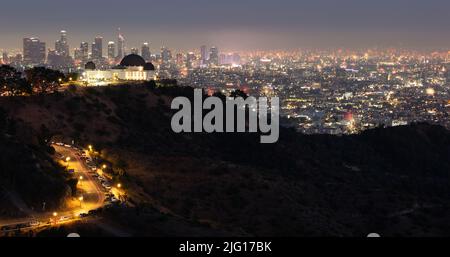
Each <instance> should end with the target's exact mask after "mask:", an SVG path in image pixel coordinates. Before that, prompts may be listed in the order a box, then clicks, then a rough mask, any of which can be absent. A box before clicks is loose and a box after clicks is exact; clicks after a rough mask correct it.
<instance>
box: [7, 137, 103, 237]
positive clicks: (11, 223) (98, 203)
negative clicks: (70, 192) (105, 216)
mask: <svg viewBox="0 0 450 257" xmlns="http://www.w3.org/2000/svg"><path fill="white" fill-rule="evenodd" d="M52 146H53V147H54V148H55V150H56V153H58V154H60V155H62V156H64V159H65V158H67V157H70V161H62V163H63V164H64V165H65V166H66V167H67V168H68V169H69V170H75V172H74V175H75V176H76V177H77V178H79V183H78V185H77V196H76V197H74V198H73V199H70V200H69V201H68V202H67V206H66V207H64V209H61V210H47V211H48V212H46V213H30V215H29V217H27V218H22V219H14V220H0V227H2V228H6V227H7V229H4V231H0V235H1V234H2V232H3V233H4V232H11V231H16V230H19V228H16V226H17V225H19V224H29V223H31V222H38V223H39V225H34V226H27V227H23V228H21V230H30V229H38V228H43V227H46V226H51V225H61V224H67V223H71V222H74V221H77V220H80V219H81V218H80V214H81V213H86V214H87V213H88V212H89V211H90V210H95V209H98V208H100V207H102V206H103V205H104V202H105V190H104V189H103V187H102V186H101V185H100V182H99V181H98V180H97V179H96V178H95V177H94V176H92V175H91V174H90V171H91V170H90V168H89V167H88V166H87V165H86V163H85V161H84V160H83V159H82V158H81V156H80V152H79V150H75V149H73V148H68V147H64V146H58V145H52ZM85 219H87V218H85ZM90 219H92V218H90ZM51 220H52V221H51Z"/></svg>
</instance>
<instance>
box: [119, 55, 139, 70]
mask: <svg viewBox="0 0 450 257" xmlns="http://www.w3.org/2000/svg"><path fill="white" fill-rule="evenodd" d="M144 65H145V60H144V58H142V57H141V56H139V55H137V54H130V55H127V56H125V57H124V58H123V59H122V61H121V62H120V66H124V67H133V66H134V67H137V66H144Z"/></svg>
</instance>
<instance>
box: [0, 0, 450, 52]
mask: <svg viewBox="0 0 450 257" xmlns="http://www.w3.org/2000/svg"><path fill="white" fill-rule="evenodd" d="M449 10H450V1H448V0H427V1H425V0H376V1H375V0H372V1H368V0H359V1H358V0H270V1H269V0H227V1H217V0H164V1H151V0H120V1H119V0H109V1H105V0H76V1H69V0H65V1H63V0H59V1H57V0H39V1H20V0H17V1H2V4H1V15H0V22H1V24H2V25H1V26H0V49H9V48H16V49H17V48H21V45H22V44H21V40H22V38H23V37H25V36H28V37H31V36H37V37H40V38H41V39H43V40H44V41H46V42H47V44H48V47H52V48H53V44H54V41H55V40H56V39H57V38H58V31H59V30H61V29H65V30H67V31H68V33H69V42H70V44H71V48H74V47H78V46H79V42H80V41H88V42H92V41H93V38H94V37H95V36H96V35H101V36H103V37H104V38H105V41H106V42H107V41H109V40H115V38H116V36H115V34H116V29H117V28H118V27H120V28H121V29H122V31H123V33H124V35H125V37H126V39H127V47H128V48H130V47H138V46H140V43H141V42H144V41H148V42H150V44H151V48H152V49H159V48H160V46H162V45H166V46H168V47H170V48H173V49H180V50H188V49H193V48H198V47H199V45H201V44H207V45H212V44H215V45H218V46H219V47H220V48H221V49H227V50H249V49H254V50H256V49H297V48H312V47H319V48H357V47H374V46H379V47H406V48H426V49H439V48H442V49H447V48H448V47H449V46H450V30H449V28H450V18H449V14H448V12H449ZM105 44H106V43H105Z"/></svg>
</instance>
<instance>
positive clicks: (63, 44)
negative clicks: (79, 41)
mask: <svg viewBox="0 0 450 257" xmlns="http://www.w3.org/2000/svg"><path fill="white" fill-rule="evenodd" d="M60 33H61V38H60V39H59V40H57V41H56V43H55V50H56V52H57V54H59V55H61V56H64V57H68V56H69V55H70V50H69V43H68V42H67V31H65V30H61V32H60Z"/></svg>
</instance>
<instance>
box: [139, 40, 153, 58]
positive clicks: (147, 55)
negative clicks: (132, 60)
mask: <svg viewBox="0 0 450 257" xmlns="http://www.w3.org/2000/svg"><path fill="white" fill-rule="evenodd" d="M141 56H142V58H144V60H145V61H146V62H150V61H151V58H152V54H151V52H150V46H149V45H148V43H147V42H145V43H144V44H143V45H142V49H141Z"/></svg>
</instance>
